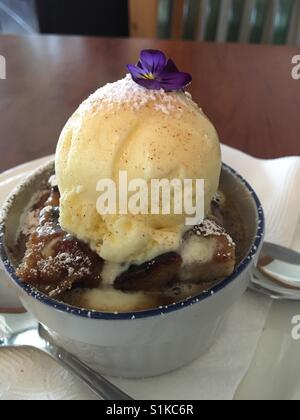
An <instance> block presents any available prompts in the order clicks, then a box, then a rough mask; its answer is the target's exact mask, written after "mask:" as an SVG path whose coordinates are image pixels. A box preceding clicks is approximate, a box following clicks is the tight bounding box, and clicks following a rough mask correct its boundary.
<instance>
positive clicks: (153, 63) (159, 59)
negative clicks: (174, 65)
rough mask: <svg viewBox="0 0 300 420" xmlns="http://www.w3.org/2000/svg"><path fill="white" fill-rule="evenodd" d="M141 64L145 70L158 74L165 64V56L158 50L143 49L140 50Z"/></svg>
mask: <svg viewBox="0 0 300 420" xmlns="http://www.w3.org/2000/svg"><path fill="white" fill-rule="evenodd" d="M140 60H141V64H142V66H143V68H144V69H145V70H147V72H149V73H152V74H153V75H158V74H159V73H160V72H162V71H163V70H164V68H165V66H166V62H167V59H166V56H165V54H164V53H163V52H162V51H159V50H143V51H142V52H141V58H140Z"/></svg>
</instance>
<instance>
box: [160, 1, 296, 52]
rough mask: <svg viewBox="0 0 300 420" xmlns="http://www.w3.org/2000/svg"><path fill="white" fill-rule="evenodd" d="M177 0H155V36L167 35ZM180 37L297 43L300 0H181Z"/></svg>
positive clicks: (169, 35) (168, 36) (169, 32)
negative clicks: (156, 13) (156, 18)
mask: <svg viewBox="0 0 300 420" xmlns="http://www.w3.org/2000/svg"><path fill="white" fill-rule="evenodd" d="M176 1H177V0H158V36H159V37H160V38H171V37H172V33H171V26H172V19H173V18H174V5H175V2H176ZM182 38H183V39H194V40H204V41H219V42H249V43H273V44H287V43H288V44H297V45H299V44H300V0H184V7H183V16H182Z"/></svg>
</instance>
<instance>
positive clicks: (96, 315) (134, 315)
mask: <svg viewBox="0 0 300 420" xmlns="http://www.w3.org/2000/svg"><path fill="white" fill-rule="evenodd" d="M223 168H224V169H225V170H227V171H229V172H230V173H231V174H233V175H234V176H235V177H236V178H238V179H239V180H240V181H241V182H242V183H243V184H244V186H245V187H246V189H247V190H248V192H249V193H250V195H251V196H252V198H253V200H254V202H255V205H256V210H257V231H256V236H255V238H254V240H253V243H252V246H251V249H250V251H249V252H248V254H247V256H246V257H245V258H244V259H243V260H242V261H241V262H240V264H239V265H238V266H237V267H236V268H235V270H234V272H233V273H232V274H231V275H230V276H228V277H226V278H225V279H224V280H222V281H221V282H220V283H218V284H217V285H216V286H215V287H213V288H211V289H209V290H208V291H205V292H202V293H200V294H199V295H197V296H193V297H190V298H187V299H185V300H183V301H180V302H177V303H173V304H171V305H167V306H163V307H159V308H154V309H148V310H145V311H138V312H124V313H121V312H120V313H111V312H98V311H92V310H87V309H80V308H76V307H74V306H71V305H68V304H66V303H62V302H58V301H56V300H54V299H51V298H49V297H48V296H46V295H44V294H43V293H41V292H39V291H38V290H37V289H35V288H33V287H32V286H30V285H28V284H24V283H23V282H21V280H20V279H19V278H18V276H17V275H16V271H15V269H14V267H13V266H12V264H11V263H10V261H9V258H8V255H7V253H6V249H5V245H4V237H5V232H4V225H5V223H2V224H1V225H0V259H1V260H2V262H3V264H4V267H5V270H6V271H7V273H8V274H9V275H10V277H11V278H12V279H13V281H14V282H15V283H16V284H17V286H19V287H20V288H21V289H23V290H24V291H25V292H26V293H27V294H28V295H29V296H31V297H32V298H34V299H36V300H38V301H39V302H41V303H44V304H45V305H47V306H49V307H51V308H53V309H55V310H57V311H61V312H64V313H68V314H72V315H76V316H79V317H83V318H89V319H102V320H134V319H141V318H148V317H155V316H161V315H165V314H168V313H171V312H175V311H178V310H179V309H183V308H186V307H188V306H190V305H194V304H196V303H199V302H202V301H203V300H205V299H207V298H209V297H211V296H213V295H215V294H216V293H218V292H220V291H221V290H222V289H224V288H225V287H226V286H228V285H229V284H230V283H232V282H233V281H234V280H235V279H236V278H237V277H238V276H239V275H240V274H241V273H242V272H243V271H244V270H246V268H247V267H248V266H249V264H251V262H252V260H253V259H254V258H255V256H256V255H257V251H258V250H259V249H260V246H261V244H262V241H263V237H264V232H265V217H264V211H263V208H262V205H261V202H260V200H259V198H258V197H257V195H256V193H255V191H254V190H253V188H252V187H251V186H250V184H249V183H248V182H247V181H246V180H245V179H244V178H243V177H242V176H241V175H239V174H238V173H237V172H236V171H235V170H234V169H232V168H231V167H230V166H228V165H226V164H224V163H223Z"/></svg>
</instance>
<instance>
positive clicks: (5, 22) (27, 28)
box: [0, 0, 39, 35]
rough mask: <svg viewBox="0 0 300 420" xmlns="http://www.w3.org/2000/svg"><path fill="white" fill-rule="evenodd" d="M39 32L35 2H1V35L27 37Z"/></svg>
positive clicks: (30, 0) (21, 0) (29, 0)
mask: <svg viewBox="0 0 300 420" xmlns="http://www.w3.org/2000/svg"><path fill="white" fill-rule="evenodd" d="M38 31H39V26H38V21H37V17H36V11H35V0H0V33H4V34H17V35H26V34H32V33H36V32H38Z"/></svg>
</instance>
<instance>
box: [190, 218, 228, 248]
mask: <svg viewBox="0 0 300 420" xmlns="http://www.w3.org/2000/svg"><path fill="white" fill-rule="evenodd" d="M193 231H194V233H195V234H196V235H197V236H204V237H207V236H225V237H226V238H227V240H228V244H229V246H234V245H235V244H234V241H233V239H232V237H231V236H230V235H228V233H226V231H225V230H224V229H223V228H222V227H221V226H219V225H218V224H217V223H216V222H215V221H214V220H211V219H205V220H204V221H203V222H202V223H201V224H200V225H197V226H195V227H194V229H193Z"/></svg>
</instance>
